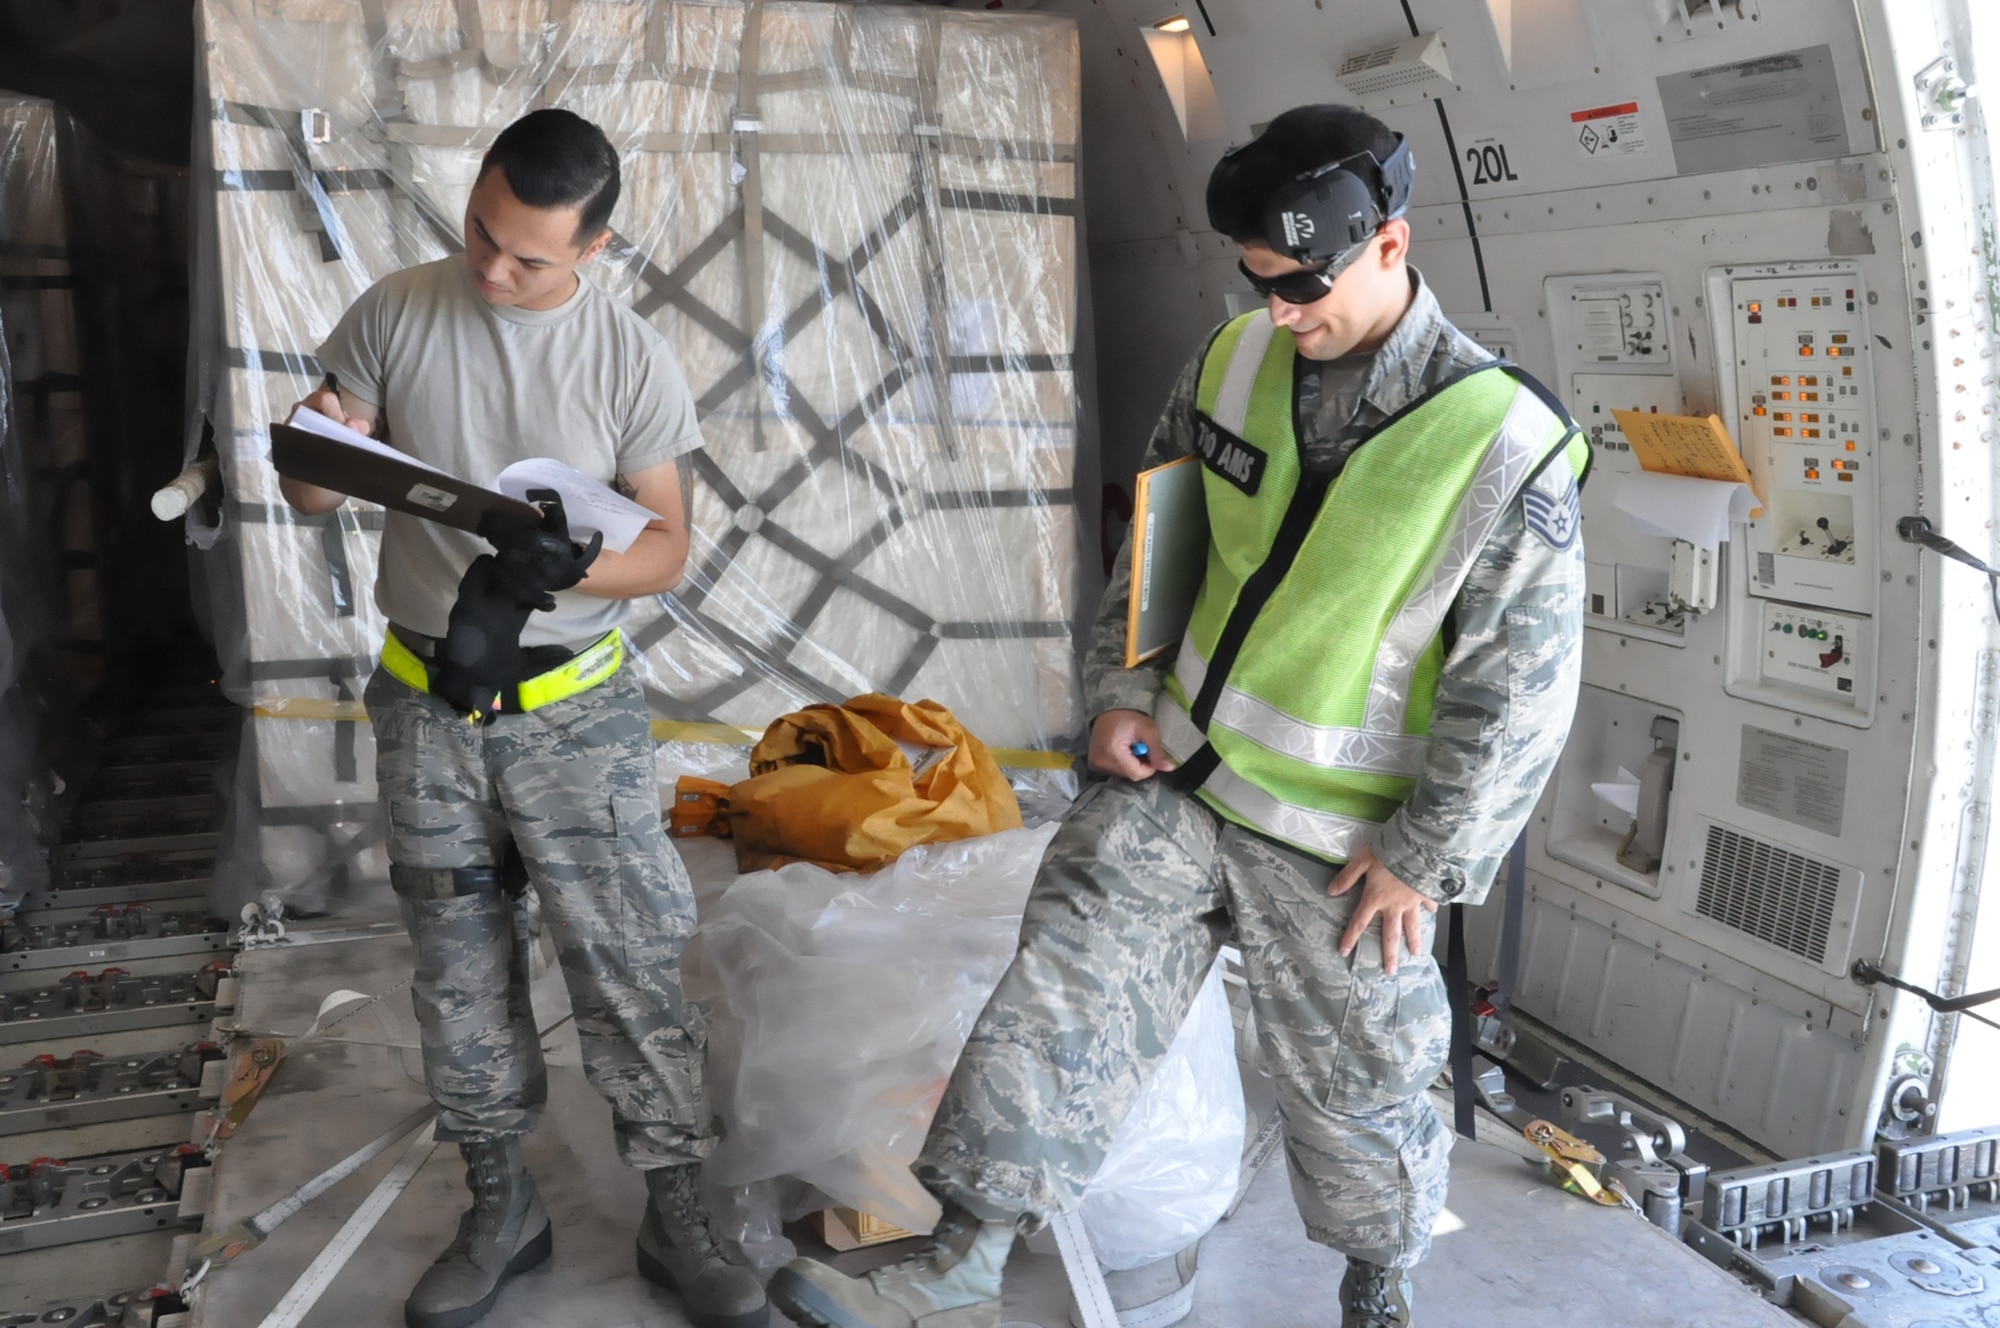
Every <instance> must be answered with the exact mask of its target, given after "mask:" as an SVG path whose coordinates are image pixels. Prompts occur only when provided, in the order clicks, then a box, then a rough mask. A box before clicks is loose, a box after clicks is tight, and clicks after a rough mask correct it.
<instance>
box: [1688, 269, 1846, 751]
mask: <svg viewBox="0 0 2000 1328" xmlns="http://www.w3.org/2000/svg"><path fill="white" fill-rule="evenodd" d="M1707 286H1708V292H1709V308H1710V310H1711V312H1712V315H1713V317H1714V320H1715V321H1714V328H1715V334H1716V341H1717V353H1718V358H1720V359H1721V360H1722V361H1723V363H1725V364H1734V365H1735V366H1736V372H1735V373H1734V374H1733V375H1728V376H1725V377H1724V378H1723V380H1722V383H1721V387H1722V391H1723V400H1722V403H1721V404H1722V411H1721V414H1722V416H1723V418H1724V419H1725V420H1728V421H1729V422H1730V427H1731V431H1732V432H1733V433H1734V434H1735V436H1736V441H1737V444H1738V446H1739V447H1740V448H1741V450H1742V453H1743V460H1744V462H1745V463H1746V464H1747V465H1748V466H1749V468H1750V475H1751V479H1752V480H1753V481H1754V487H1755V488H1756V490H1757V497H1758V501H1759V503H1760V504H1761V507H1760V509H1759V510H1758V512H1757V514H1756V515H1754V516H1752V517H1751V519H1750V522H1749V525H1748V527H1747V529H1746V530H1745V532H1744V534H1745V538H1744V549H1743V554H1744V556H1743V557H1742V558H1740V559H1738V560H1737V561H1736V565H1735V568H1733V569H1732V571H1731V579H1732V582H1733V586H1732V589H1733V591H1734V592H1735V593H1734V594H1732V595H1731V596H1730V599H1731V601H1732V607H1731V610H1730V618H1729V631H1730V648H1729V668H1728V674H1727V682H1726V684H1725V685H1726V687H1727V689H1728V690H1729V692H1730V693H1731V694H1732V695H1736V696H1744V697H1754V698H1755V699H1757V700H1761V701H1767V702H1769V703H1770V704H1772V705H1777V706H1782V707H1785V708H1786V709H1790V710H1796V711H1800V712H1803V713H1807V714H1818V715H1822V716H1824V717H1825V718H1828V719H1833V720H1838V721H1840V722H1842V723H1846V724H1856V725H1862V726H1865V725H1867V724H1869V723H1871V722H1872V720H1873V716H1874V708H1875V701H1876V697H1875V688H1874V685H1873V684H1874V676H1875V667H1876V666H1875V642H1876V628H1875V614H1876V612H1877V608H1878V606H1877V595H1878V593H1879V591H1880V588H1881V587H1880V577H1879V573H1878V571H1877V564H1878V556H1879V552H1880V551H1879V548H1878V545H1877V533H1878V530H1879V525H1880V522H1879V519H1878V516H1877V509H1878V492H1879V488H1880V477H1879V474H1878V472H1879V470H1880V467H1879V466H1878V465H1877V456H1876V443H1877V433H1876V422H1875V400H1874V366H1873V364H1872V362H1871V354H1870V346H1871V341H1872V338H1871V337H1870V335H1869V331H1868V320H1867V308H1868V293H1867V290H1866V289H1865V288H1864V286H1863V284H1862V279H1861V274H1860V270H1859V269H1858V268H1856V267H1855V266H1854V265H1853V264H1851V263H1844V262H1828V263H1789V264H1776V265H1771V266H1761V267H1733V268H1714V269H1711V270H1710V271H1709V273H1708V280H1707Z"/></svg>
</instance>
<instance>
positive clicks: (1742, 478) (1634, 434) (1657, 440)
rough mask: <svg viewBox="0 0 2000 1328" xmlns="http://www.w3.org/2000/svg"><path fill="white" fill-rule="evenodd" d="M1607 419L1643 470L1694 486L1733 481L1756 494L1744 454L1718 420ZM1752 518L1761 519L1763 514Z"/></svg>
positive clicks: (1619, 414) (1618, 414) (1638, 415)
mask: <svg viewBox="0 0 2000 1328" xmlns="http://www.w3.org/2000/svg"><path fill="white" fill-rule="evenodd" d="M1611 414H1612V417H1613V418H1614V419H1616V420H1617V421H1618V427H1619V429H1621V430H1622V431H1623V432H1624V434H1625V441H1626V442H1628V443H1630V444H1631V445H1632V453H1633V455H1634V456H1636V457H1638V458H1639V464H1640V465H1641V466H1643V467H1644V468H1645V469H1647V470H1650V471H1652V472H1654V473H1655V474H1659V475H1686V476H1689V477H1690V478H1693V479H1698V480H1735V481H1736V482H1737V483H1739V484H1747V485H1749V486H1750V490H1751V492H1753V493H1755V492H1756V490H1757V485H1756V483H1755V482H1754V481H1753V480H1752V479H1751V478H1750V468H1749V467H1748V466H1746V465H1744V464H1743V454H1742V453H1741V452H1739V451H1737V450H1736V440H1735V439H1733V438H1731V437H1730V436H1729V430H1728V429H1726V428H1724V427H1723V424H1722V419H1721V417H1720V416H1717V415H1654V414H1651V413H1650V412H1647V411H1640V410H1613V411H1612V412H1611ZM1758 496H1759V497H1760V498H1761V497H1762V496H1763V495H1762V494H1759V495H1758ZM1750 515H1751V516H1753V517H1759V516H1762V515H1764V509H1763V508H1761V507H1760V508H1758V509H1757V510H1756V511H1754V512H1752V513H1750Z"/></svg>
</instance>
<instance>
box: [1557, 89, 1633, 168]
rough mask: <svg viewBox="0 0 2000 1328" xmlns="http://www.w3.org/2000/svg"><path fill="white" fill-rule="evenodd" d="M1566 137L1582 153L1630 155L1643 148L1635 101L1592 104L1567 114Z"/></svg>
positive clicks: (1586, 154)
mask: <svg viewBox="0 0 2000 1328" xmlns="http://www.w3.org/2000/svg"><path fill="white" fill-rule="evenodd" d="M1569 132H1570V137H1571V138H1572V139H1573V140H1574V141H1575V143H1576V150H1577V151H1578V152H1579V153H1581V154H1582V155H1583V156H1586V157H1590V158H1593V159H1594V158H1597V157H1633V156H1638V155H1639V154H1640V153H1643V152H1644V151H1645V150H1646V132H1645V130H1644V129H1643V128H1642V127H1641V125H1640V123H1639V103H1638V102H1636V101H1627V102H1620V103H1619V104H1618V105H1616V106H1593V107H1591V108H1590V109H1589V110H1585V111H1571V112H1570V113H1569Z"/></svg>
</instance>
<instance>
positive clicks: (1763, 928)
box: [1695, 825, 1840, 964]
mask: <svg viewBox="0 0 2000 1328" xmlns="http://www.w3.org/2000/svg"><path fill="white" fill-rule="evenodd" d="M1839 895H1840V868H1838V867H1836V866H1834V865H1833V864H1832V863H1827V862H1819V861H1817V860H1815V859H1813V858H1808V857H1806V856H1804V855H1803V854H1799V853H1793V852H1791V851H1790V850H1789V849H1783V848H1779V847H1778V846H1777V845H1776V844H1767V843H1765V842H1764V841H1763V840H1761V839H1752V838H1751V837H1750V836H1749V835H1740V834H1737V833H1736V832H1735V831H1734V830H1725V829H1723V828H1722V827H1721V826H1719V825H1711V826H1710V827H1708V848H1707V852H1706V853H1705V854H1704V856H1703V858H1702V863H1701V893H1700V895H1699V896H1698V897H1697V899H1696V901H1695V912H1697V913H1699V914H1700V915H1701V916H1702V917H1705V918H1710V919H1713V920H1714V921H1716V922H1719V923H1721V924H1722V925H1723V926H1725V927H1731V928H1734V929H1735V930H1737V931H1740V932H1744V933H1746V934H1748V935H1751V936H1755V937H1756V938H1757V939H1758V940H1760V941H1767V942H1769V943H1770V944H1772V945H1775V946H1778V947H1780V948H1781V949H1785V950H1790V951H1791V952H1792V953H1793V954H1795V955H1803V956H1804V957H1805V958H1807V959H1810V960H1812V961H1813V962H1814V963H1816V964H1817V963H1821V962H1823V961H1824V960H1825V958H1826V939H1827V934H1828V931H1829V929H1830V928H1831V927H1832V926H1833V909H1834V904H1835V902H1836V900H1837V899H1838V898H1839Z"/></svg>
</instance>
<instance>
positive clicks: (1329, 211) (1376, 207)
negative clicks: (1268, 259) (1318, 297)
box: [1264, 134, 1417, 263]
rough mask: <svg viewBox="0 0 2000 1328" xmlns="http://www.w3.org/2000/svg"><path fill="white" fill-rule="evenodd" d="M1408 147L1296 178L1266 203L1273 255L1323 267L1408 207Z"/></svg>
mask: <svg viewBox="0 0 2000 1328" xmlns="http://www.w3.org/2000/svg"><path fill="white" fill-rule="evenodd" d="M1416 173H1417V171H1416V163H1415V162H1414V161H1413V160H1411V157H1410V143H1409V140H1408V139H1406V138H1404V137H1403V136H1402V135H1401V134H1398V135H1396V150H1395V151H1394V152H1391V153H1390V154H1389V159H1388V160H1387V161H1382V162H1378V161H1376V160H1375V155H1374V154H1373V153H1371V152H1359V153H1356V154H1355V155H1354V156H1352V157H1347V158H1344V159H1343V160H1340V161H1330V162H1328V163H1327V164H1326V165H1324V166H1318V167H1315V168H1314V169H1312V170H1310V171H1307V172H1305V173H1304V174H1302V175H1300V176H1299V177H1298V178H1297V179H1295V180H1294V181H1292V183H1290V184H1288V185H1286V186H1285V187H1284V188H1282V189H1280V190H1278V192H1277V193H1276V194H1274V195H1272V197H1271V201H1270V202H1269V203H1267V204H1265V205H1264V236H1265V239H1266V241H1267V242H1268V243H1269V244H1270V246H1271V248H1272V250H1273V251H1274V252H1276V253H1280V254H1283V255H1285V256H1286V257H1287V258H1290V259H1292V260H1293V261H1294V262H1299V263H1325V262H1328V261H1330V260H1332V259H1335V258H1338V257H1339V256H1340V255H1342V254H1344V253H1346V252H1347V251H1348V250H1350V249H1352V248H1353V247H1354V246H1356V245H1358V244H1360V243H1362V242H1363V241H1365V240H1367V239H1368V237H1369V236H1371V235H1373V234H1374V233H1375V232H1376V231H1377V230H1379V229H1381V226H1382V223H1383V222H1385V221H1388V220H1390V219H1391V218H1393V217H1400V216H1402V215H1403V213H1404V211H1405V210H1407V209H1408V207H1409V206H1410V186H1411V185H1412V183H1413V182H1414V181H1415V179H1416Z"/></svg>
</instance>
